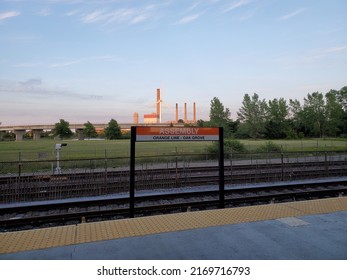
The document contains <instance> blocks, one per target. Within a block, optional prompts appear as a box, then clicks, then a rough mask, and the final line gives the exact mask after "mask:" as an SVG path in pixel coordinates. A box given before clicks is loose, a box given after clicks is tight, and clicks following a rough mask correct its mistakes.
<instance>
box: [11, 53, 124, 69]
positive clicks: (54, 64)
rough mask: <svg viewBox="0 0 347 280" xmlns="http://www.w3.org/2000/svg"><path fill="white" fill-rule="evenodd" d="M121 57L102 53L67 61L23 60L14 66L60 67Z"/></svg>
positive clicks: (118, 59) (117, 59) (111, 60)
mask: <svg viewBox="0 0 347 280" xmlns="http://www.w3.org/2000/svg"><path fill="white" fill-rule="evenodd" d="M120 60H121V58H120V57H118V56H116V55H100V56H90V57H83V58H78V59H72V60H65V61H59V62H51V63H49V62H40V61H36V62H21V63H16V64H13V65H12V67H16V68H33V67H42V68H59V67H67V66H71V65H76V64H80V63H85V62H93V61H106V62H115V61H120Z"/></svg>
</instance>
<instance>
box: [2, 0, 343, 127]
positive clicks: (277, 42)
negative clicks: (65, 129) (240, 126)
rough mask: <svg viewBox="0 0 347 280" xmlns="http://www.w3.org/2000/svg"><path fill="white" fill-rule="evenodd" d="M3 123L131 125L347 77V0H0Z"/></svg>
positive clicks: (336, 84) (298, 92)
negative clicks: (147, 117)
mask: <svg viewBox="0 0 347 280" xmlns="http://www.w3.org/2000/svg"><path fill="white" fill-rule="evenodd" d="M0 53H1V55H0V122H2V125H12V124H41V123H45V124H49V123H55V122H57V121H58V120H59V119H61V118H63V119H65V120H67V121H69V122H70V123H77V122H79V123H80V122H86V121H90V122H92V123H100V122H108V121H109V120H110V119H111V118H114V119H116V120H117V121H118V122H121V123H122V122H131V121H132V119H133V113H134V112H138V113H139V115H140V121H141V120H142V119H143V114H145V113H151V112H154V111H155V93H156V88H161V89H162V91H163V101H164V102H165V104H163V111H164V112H163V120H164V121H168V120H173V119H174V118H175V115H174V112H173V108H174V107H175V103H179V106H180V118H183V112H182V111H183V104H184V103H185V102H186V103H187V104H188V114H189V116H188V117H189V118H192V116H191V115H192V104H193V102H196V103H197V110H198V116H197V117H198V119H205V120H207V119H208V114H209V108H210V101H211V99H212V98H213V97H215V96H216V97H218V98H219V99H220V100H221V102H222V103H223V104H224V106H225V107H228V108H229V109H230V110H231V113H232V117H233V118H234V119H235V118H236V112H237V111H238V108H239V107H240V106H241V102H242V99H243V96H244V94H245V93H248V94H253V93H254V92H256V93H257V94H258V95H259V96H260V97H261V98H262V99H263V98H264V99H266V100H269V99H273V98H280V97H284V98H285V99H287V100H289V99H290V98H292V99H295V98H296V99H299V100H300V101H302V100H303V98H304V97H305V96H306V95H307V93H312V92H314V91H319V92H323V93H325V92H327V91H329V90H330V89H337V90H338V89H340V88H341V87H343V86H346V85H347V79H346V78H347V1H345V0H329V1H328V0H326V1H323V0H300V1H299V0H298V1H296V0H291V1H289V0H288V1H285V0H253V1H252V0H200V1H199V0H196V1H187V0H185V1H183V0H177V1H174V0H160V1H159V0H142V1H132V0H128V1H125V0H33V1H30V0H29V1H28V0H0Z"/></svg>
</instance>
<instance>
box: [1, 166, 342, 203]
mask: <svg viewBox="0 0 347 280" xmlns="http://www.w3.org/2000/svg"><path fill="white" fill-rule="evenodd" d="M224 174H225V182H226V183H227V184H245V183H260V182H275V181H292V180H299V179H310V178H322V177H338V176H346V175H347V161H333V162H326V161H323V162H311V163H310V164H305V163H302V162H297V163H285V164H283V163H273V164H256V165H230V166H225V171H224ZM218 176H219V175H218V167H217V166H204V167H186V168H164V169H142V170H137V171H136V174H135V177H136V178H135V184H136V189H137V190H149V189H157V188H169V189H171V188H178V187H182V186H185V187H186V186H199V185H209V184H215V183H217V182H218V178H219V177H218ZM128 188H129V171H107V172H105V171H104V172H100V171H92V172H75V173H66V174H63V175H30V176H29V175H26V176H24V175H23V176H16V177H12V176H8V177H0V203H7V202H14V201H15V202H22V201H39V200H56V199H65V198H71V197H81V196H97V195H106V194H114V193H120V192H125V191H128Z"/></svg>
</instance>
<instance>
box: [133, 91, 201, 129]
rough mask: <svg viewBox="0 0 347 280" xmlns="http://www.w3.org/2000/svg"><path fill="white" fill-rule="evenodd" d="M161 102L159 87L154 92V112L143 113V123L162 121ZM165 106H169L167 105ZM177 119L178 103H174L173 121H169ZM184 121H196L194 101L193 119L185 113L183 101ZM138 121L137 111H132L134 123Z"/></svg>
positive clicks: (185, 104)
mask: <svg viewBox="0 0 347 280" xmlns="http://www.w3.org/2000/svg"><path fill="white" fill-rule="evenodd" d="M162 103H163V100H162V99H161V96H160V89H159V88H158V89H157V92H156V103H155V107H156V113H151V114H144V116H143V119H144V123H145V124H155V123H157V124H158V123H162V118H161V114H162ZM167 107H170V106H168V105H167ZM178 121H179V116H178V103H176V110H175V120H174V121H169V123H178ZM183 121H184V123H196V103H195V102H194V103H193V120H189V119H188V113H187V103H184V118H183ZM138 122H139V117H138V113H134V123H135V124H137V123H138Z"/></svg>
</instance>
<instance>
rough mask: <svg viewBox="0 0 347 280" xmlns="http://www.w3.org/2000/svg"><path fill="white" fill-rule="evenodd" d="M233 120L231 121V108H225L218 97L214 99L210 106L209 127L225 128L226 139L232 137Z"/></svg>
mask: <svg viewBox="0 0 347 280" xmlns="http://www.w3.org/2000/svg"><path fill="white" fill-rule="evenodd" d="M231 122H232V120H231V119H230V110H229V108H224V105H223V103H222V102H220V100H219V98H218V97H214V98H213V99H212V100H211V104H210V121H209V122H208V125H209V126H215V127H223V129H224V135H225V136H226V137H228V136H230V132H231V131H230V124H231Z"/></svg>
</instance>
